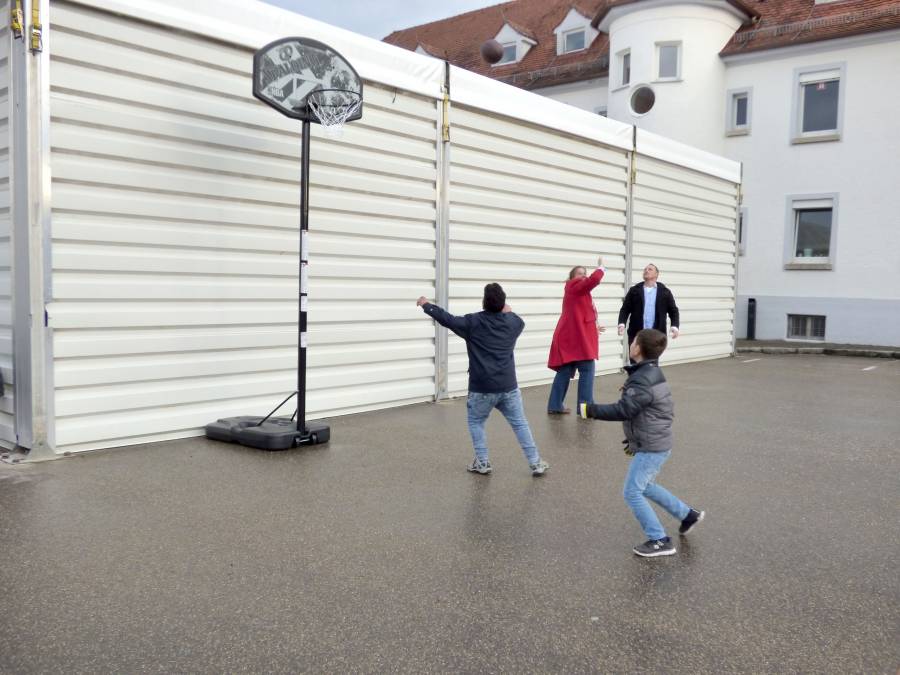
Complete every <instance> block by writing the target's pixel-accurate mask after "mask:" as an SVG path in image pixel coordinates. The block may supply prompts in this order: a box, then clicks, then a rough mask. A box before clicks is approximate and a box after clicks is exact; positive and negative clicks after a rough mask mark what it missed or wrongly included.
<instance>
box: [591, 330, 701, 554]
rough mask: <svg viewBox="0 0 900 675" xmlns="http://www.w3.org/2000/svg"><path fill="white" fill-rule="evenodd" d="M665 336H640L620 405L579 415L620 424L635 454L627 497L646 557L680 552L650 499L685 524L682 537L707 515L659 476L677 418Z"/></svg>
mask: <svg viewBox="0 0 900 675" xmlns="http://www.w3.org/2000/svg"><path fill="white" fill-rule="evenodd" d="M666 342H667V341H666V335H665V333H661V332H660V331H658V330H654V329H652V328H645V329H644V330H641V331H640V332H638V334H637V335H636V336H635V338H634V342H632V343H631V348H630V350H629V353H630V355H631V358H632V360H634V362H635V365H632V366H626V368H625V370H626V371H628V379H627V380H625V384H624V385H623V387H622V392H623V393H622V398H621V399H619V401H618V402H617V403H610V404H606V405H594V404H589V403H582V404H581V405H580V406H579V410H578V414H579V415H580V416H581V417H584V418H588V417H592V418H594V419H599V420H621V421H622V426H623V427H624V428H625V438H626V442H627V443H628V445H626V447H625V453H626V454H628V455H631V456H632V459H631V465H630V466H629V467H628V473H627V475H626V476H625V487H624V490H623V496H624V497H625V503H627V504H628V506H630V507H631V511H632V513H634V517H635V518H637V519H638V522H639V523H640V524H641V528H642V529H643V530H644V534H646V536H647V538H648V539H647V541H646V542H644V543H643V544H641V545H640V546H635V547H634V549H633V550H634V552H635V553H636V554H637V555H639V556H643V557H645V558H655V557H656V556H661V555H672V554H673V553H675V544H673V543H672V540H671V538H670V537H667V536H666V531H665V530H664V529H663V526H662V524H661V523H660V522H659V518H657V516H656V513H655V512H654V511H653V507H651V506H650V504H649V502H648V501H647V500H648V499H650V500H652V501H654V502H656V503H657V504H659V505H660V506H661V507H662V508H663V509H665V510H666V511H668V512H669V513H670V514H671V515H672V516H673V517H675V518H677V519H678V520H680V521H681V527H679V528H678V532H679V533H680V534H683V535H685V534H687V533H688V532H690V531H691V530H692V529H693V528H694V526H695V525H697V523H699V522H700V521H701V520H703V517H704V516H705V515H706V514H705V512H703V511H696V510H694V509H692V508H691V507H689V506H688V505H687V504H685V503H684V502H682V501H681V500H680V499H678V497H676V496H675V495H673V494H672V493H671V492H669V491H668V490H666V489H665V488H664V487H662V486H661V485H657V484H656V483H654V482H653V481H654V478H656V475H657V474H658V473H659V471H660V469H662V466H663V464H665V462H666V460H667V459H668V458H669V455H670V454H672V418H673V417H674V415H675V409H674V404H673V403H672V392H671V391H670V390H669V384H668V383H667V382H666V378H665V376H664V375H663V372H662V370H661V369H660V367H659V363H658V361H657V359H659V357H660V355H661V354H662V353H663V351H665V349H666Z"/></svg>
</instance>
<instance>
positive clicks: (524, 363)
mask: <svg viewBox="0 0 900 675" xmlns="http://www.w3.org/2000/svg"><path fill="white" fill-rule="evenodd" d="M452 92H453V80H451V93H452ZM450 121H451V130H452V133H451V143H452V150H451V153H450V157H451V166H450V311H452V312H453V313H456V314H462V313H466V312H472V311H479V310H480V309H481V298H482V294H483V289H484V284H485V283H487V282H492V281H496V282H498V283H500V284H501V285H502V286H503V288H504V290H505V291H506V293H507V296H508V298H509V303H510V305H511V306H512V307H513V309H514V311H515V312H516V313H518V314H519V315H520V316H522V318H523V319H524V320H525V323H526V330H525V332H524V333H523V335H522V337H521V338H520V339H519V342H518V344H517V349H516V366H517V375H518V380H519V383H520V384H521V385H532V384H542V383H545V382H548V381H549V380H550V379H552V375H553V372H552V371H550V370H548V369H547V356H548V352H549V346H550V341H551V338H552V336H553V329H554V328H555V327H556V322H557V319H558V318H559V312H560V308H561V300H562V289H563V284H564V283H565V280H566V279H567V274H568V271H569V269H570V268H572V267H573V266H575V265H585V266H588V267H591V266H596V262H597V256H598V255H599V254H603V255H604V257H605V264H606V267H607V273H606V276H605V277H604V279H603V282H602V283H601V284H600V286H599V287H598V288H597V290H595V291H594V293H593V295H594V300H595V305H596V307H597V310H598V315H599V317H600V319H601V321H602V320H603V319H604V318H606V319H607V321H606V323H607V325H609V324H610V321H609V317H614V316H615V313H616V312H618V309H619V305H620V304H621V300H622V291H623V284H624V279H625V277H624V269H625V224H626V223H625V216H626V201H627V200H626V197H627V185H628V164H629V153H628V152H626V151H625V150H623V149H621V148H618V147H610V146H607V145H604V144H601V143H599V142H596V141H592V140H589V139H586V138H579V137H576V136H570V135H567V134H562V133H559V132H558V131H556V130H555V129H551V128H547V127H538V126H536V125H533V124H529V123H527V122H522V121H519V120H511V119H509V118H501V117H497V116H496V115H492V114H490V113H486V112H483V111H479V110H475V109H471V108H462V107H459V106H456V107H454V108H453V109H452V111H451V114H450ZM449 353H450V358H449V366H448V370H449V378H448V380H449V381H448V389H449V391H450V393H451V394H460V393H462V392H464V391H465V390H466V387H467V379H468V378H467V367H468V359H467V356H466V348H465V343H464V342H463V341H462V340H461V339H459V338H457V337H456V336H453V337H451V338H450V342H449ZM621 365H622V348H621V342H620V340H619V338H618V337H617V336H616V334H615V330H614V329H613V330H611V331H609V332H607V333H606V335H604V336H603V337H602V338H601V344H600V360H599V362H598V364H597V369H598V371H600V372H603V371H606V372H610V371H615V370H617V369H618V368H620V367H621Z"/></svg>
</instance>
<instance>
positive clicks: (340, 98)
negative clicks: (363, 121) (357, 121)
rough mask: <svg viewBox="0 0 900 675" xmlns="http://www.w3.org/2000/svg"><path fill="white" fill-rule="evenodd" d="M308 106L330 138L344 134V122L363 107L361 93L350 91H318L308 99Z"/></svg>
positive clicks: (308, 96) (310, 94) (311, 93)
mask: <svg viewBox="0 0 900 675" xmlns="http://www.w3.org/2000/svg"><path fill="white" fill-rule="evenodd" d="M306 105H307V107H308V108H309V110H310V112H311V113H312V116H313V117H314V118H315V119H316V120H318V121H319V124H321V125H322V128H323V129H324V130H325V135H326V136H328V137H329V138H340V137H341V136H342V135H343V134H344V122H346V121H347V120H348V119H350V118H351V117H352V116H353V114H354V113H355V112H356V111H357V110H359V107H360V105H362V96H360V94H359V92H356V91H351V90H350V89H317V90H316V91H313V92H310V93H309V95H307V97H306Z"/></svg>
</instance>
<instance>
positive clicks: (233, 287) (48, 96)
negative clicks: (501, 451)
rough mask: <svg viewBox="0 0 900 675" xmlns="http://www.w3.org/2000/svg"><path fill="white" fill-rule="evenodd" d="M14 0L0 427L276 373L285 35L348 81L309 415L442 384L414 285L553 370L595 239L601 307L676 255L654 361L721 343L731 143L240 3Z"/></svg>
mask: <svg viewBox="0 0 900 675" xmlns="http://www.w3.org/2000/svg"><path fill="white" fill-rule="evenodd" d="M34 3H36V4H32V2H29V1H28V0H26V2H25V3H24V13H23V18H24V25H23V26H21V28H20V30H15V31H12V32H11V31H6V32H2V31H0V159H3V160H8V161H0V374H2V375H3V379H4V386H3V390H2V396H0V447H4V448H5V447H9V446H13V445H18V446H20V447H24V448H29V449H30V453H29V458H33V459H38V458H53V457H58V456H60V455H62V454H65V453H75V452H81V451H87V450H94V449H98V448H108V447H117V446H123V445H134V444H140V443H146V442H150V441H158V440H164V439H174V438H183V437H187V436H197V435H201V434H202V433H203V427H204V425H205V424H208V423H210V422H213V421H215V420H216V419H218V418H221V417H233V416H237V415H264V414H266V413H268V412H269V411H271V410H272V408H273V407H274V406H275V405H277V404H278V402H279V401H281V400H283V399H285V397H286V396H287V395H288V394H289V393H290V392H292V391H294V389H295V386H296V382H297V379H296V363H297V347H298V333H297V296H298V248H299V246H298V240H299V233H298V227H299V208H298V201H299V189H298V179H299V176H300V162H299V153H300V140H301V139H300V126H299V123H298V122H297V121H296V120H291V119H288V118H287V117H284V116H282V115H280V114H278V113H277V112H275V111H274V110H272V109H271V108H269V107H268V106H265V105H264V104H262V103H261V102H260V101H258V100H257V99H255V98H254V97H253V95H252V63H253V54H254V52H255V50H256V49H258V48H259V47H261V46H263V45H265V44H267V43H269V42H271V41H272V40H274V39H277V38H283V37H286V36H303V37H306V38H311V39H314V40H319V41H321V42H324V43H326V44H328V45H330V46H331V47H333V48H334V49H336V50H337V51H339V52H340V53H341V54H342V55H343V56H344V57H345V58H346V59H347V60H348V61H349V62H350V63H351V64H353V66H354V68H356V69H357V72H358V73H359V74H360V77H361V78H363V80H364V81H365V87H364V110H363V116H362V119H360V120H356V121H354V122H352V123H350V124H348V125H347V128H346V129H345V130H344V135H343V136H342V137H341V138H329V137H327V136H325V135H324V134H323V133H322V130H321V128H320V127H319V126H318V125H313V127H312V129H313V131H312V143H311V148H310V185H309V196H310V202H309V204H310V218H309V239H308V243H309V248H308V250H309V257H310V264H309V268H308V269H309V275H308V279H309V287H308V288H309V325H308V328H307V338H306V339H308V343H309V366H308V368H307V380H306V381H307V385H308V386H307V389H308V391H307V394H308V395H307V398H306V413H307V419H314V418H320V417H334V416H338V415H342V414H348V413H354V412H360V411H364V410H373V409H380V408H386V407H391V406H401V405H408V404H411V403H419V402H425V401H433V400H435V399H439V398H446V397H449V396H454V395H458V394H460V393H463V392H464V391H465V389H466V380H467V376H466V369H467V358H466V351H465V345H464V343H463V342H462V341H461V340H460V339H459V338H457V337H456V336H454V335H448V333H447V330H446V329H444V328H442V327H438V328H435V326H434V324H433V322H432V321H431V320H430V319H428V318H427V317H426V316H425V315H424V314H423V313H422V311H421V310H420V309H419V308H418V307H416V305H415V299H416V298H417V297H418V296H420V295H425V296H428V297H429V298H434V299H436V300H437V301H438V303H439V304H441V305H444V306H447V307H448V308H449V309H450V311H452V312H454V313H456V314H464V313H467V312H471V311H478V310H479V309H480V301H481V297H482V293H483V288H484V285H485V283H487V282H489V281H499V282H501V283H502V284H503V285H504V288H505V289H506V290H507V292H508V293H509V294H510V303H511V304H512V305H513V306H514V307H515V311H516V312H517V313H518V314H520V315H521V316H522V317H523V318H524V319H525V321H526V324H527V329H526V333H525V334H523V336H522V338H521V339H520V340H519V342H518V344H517V349H516V365H517V374H518V379H519V383H520V385H521V386H523V387H524V386H531V385H538V384H546V383H548V382H549V381H550V380H551V379H552V375H553V371H551V370H549V369H548V368H547V354H548V349H549V345H550V342H551V336H552V334H553V329H554V327H555V324H556V321H557V319H558V316H559V306H560V305H559V303H560V298H561V295H562V290H563V284H564V280H565V275H566V272H567V271H568V269H569V268H570V267H571V266H572V265H573V264H587V263H589V262H591V261H593V260H596V256H597V255H598V254H603V255H604V257H605V261H606V263H605V265H606V268H607V274H606V277H605V278H604V280H603V283H602V284H601V285H600V286H599V287H598V289H597V290H596V291H595V293H594V298H595V300H596V303H597V307H598V311H599V312H600V313H601V315H602V316H610V315H612V314H614V313H615V312H616V311H617V309H618V307H619V303H620V301H621V297H622V295H623V293H624V292H625V288H626V286H627V285H628V284H630V283H634V281H635V276H634V275H635V274H639V270H640V265H635V264H634V263H633V261H634V260H640V259H643V258H645V257H647V256H648V255H653V256H655V255H657V254H659V253H661V252H663V251H671V250H680V251H685V252H686V253H688V254H689V255H688V256H685V257H684V258H683V259H682V260H680V261H679V264H677V265H676V264H675V263H674V262H673V263H672V264H671V265H668V266H667V267H666V269H667V274H668V276H667V277H666V279H667V280H668V281H671V282H672V283H673V284H675V285H678V286H679V287H680V288H681V289H683V291H682V293H681V295H680V297H679V304H680V305H681V307H682V310H683V313H684V314H685V315H686V316H685V318H684V319H683V322H682V327H683V329H684V335H683V337H680V338H679V339H678V340H677V343H676V344H673V345H672V346H671V347H670V349H668V350H667V352H666V355H665V358H666V359H667V360H668V362H669V363H677V362H686V361H697V360H703V359H710V358H722V357H727V356H730V355H731V354H732V353H733V349H734V332H733V326H734V303H735V268H736V258H737V250H736V224H737V217H738V213H739V204H738V197H739V187H740V164H739V163H738V162H735V161H733V160H728V159H725V158H722V157H720V156H717V155H714V154H711V153H707V152H703V151H701V150H698V149H697V148H694V147H691V146H688V145H686V144H684V143H680V142H677V141H672V140H671V139H667V138H665V137H662V136H660V135H658V134H654V133H652V132H650V131H647V130H643V129H636V128H635V127H634V126H632V125H630V124H627V123H623V122H619V121H616V120H611V119H605V118H602V117H599V116H597V115H595V114H592V113H589V112H586V111H584V110H580V109H578V108H575V107H572V106H568V105H563V104H562V103H559V102H558V101H553V100H550V99H548V98H546V97H542V96H538V95H534V94H531V93H528V92H525V91H522V90H521V89H518V88H515V87H511V86H508V85H506V84H503V83H500V82H497V81H494V80H492V79H488V78H484V77H481V76H478V75H475V74H473V73H471V72H469V71H468V70H465V69H462V68H458V67H450V68H447V67H446V64H445V63H444V62H442V61H439V60H436V59H434V58H432V57H431V56H422V55H420V54H415V53H412V50H411V51H405V50H403V49H399V48H396V47H392V46H390V45H386V44H384V43H382V42H380V41H378V40H373V39H370V38H366V37H363V36H361V35H357V34H354V33H351V32H349V31H344V30H341V29H338V28H335V27H333V26H328V25H326V24H323V23H320V22H317V21H313V20H311V19H308V18H306V17H303V16H300V15H298V14H295V13H292V12H288V11H286V10H283V9H279V8H277V7H274V6H271V5H268V4H265V3H261V2H250V3H248V2H247V1H246V0H193V1H192V2H191V3H184V2H183V1H182V0H109V1H108V2H106V3H103V5H102V6H100V5H97V3H95V2H93V0H50V1H49V2H47V1H46V0H34ZM32 9H36V10H37V11H36V12H33V11H32ZM9 10H10V3H9V2H8V1H7V0H0V11H6V12H7V16H8V15H9V14H8V12H9ZM35 17H37V19H39V21H38V20H36V18H35ZM563 18H565V17H563ZM581 20H584V19H583V18H582V19H581ZM38 23H40V25H41V32H40V33H39V34H38V31H37V24H38ZM571 30H572V29H571V28H568V27H566V29H565V30H564V31H563V32H562V33H561V34H560V36H559V40H560V41H561V42H562V43H563V44H566V45H568V46H570V47H571V46H578V39H577V38H574V39H571V40H570V39H569V38H568V37H567V36H568V35H569V34H570V31H571ZM524 37H525V38H527V37H528V36H527V35H526V36H524ZM37 38H40V39H37ZM528 39H530V38H528ZM532 42H534V43H535V44H533V45H530V46H529V50H528V53H532V50H537V51H536V52H534V53H538V52H539V51H540V50H541V49H542V47H541V45H540V44H538V41H537V40H532ZM523 44H526V45H527V44H528V43H527V42H524V41H523ZM423 49H425V50H426V51H428V52H429V53H433V52H431V50H429V49H428V48H427V47H426V46H424V45H423ZM522 49H523V51H524V47H523V48H522ZM515 52H516V54H515V56H516V57H518V55H519V49H518V45H517V46H516V49H515ZM526 58H527V54H526ZM573 158H575V159H576V161H575V162H573ZM635 176H638V177H639V178H638V180H637V181H635V180H634V177H635ZM671 193H678V195H679V198H678V199H677V200H673V199H670V198H669V195H670V194H671ZM671 220H678V221H679V222H681V223H682V224H683V225H684V227H682V229H681V230H680V231H678V232H670V231H668V230H667V227H666V224H667V223H668V222H670V221H671ZM302 343H303V339H302V338H301V344H302ZM623 346H624V345H623V344H622V340H621V338H619V337H618V336H617V335H616V332H615V331H607V332H606V334H604V335H603V336H602V338H601V347H600V349H601V358H600V359H599V360H598V372H615V371H616V370H618V368H619V367H620V366H621V364H622V360H623V356H624V353H623ZM283 412H284V413H285V414H287V415H290V412H291V410H290V409H289V408H287V407H286V408H285V409H283ZM338 433H339V432H338Z"/></svg>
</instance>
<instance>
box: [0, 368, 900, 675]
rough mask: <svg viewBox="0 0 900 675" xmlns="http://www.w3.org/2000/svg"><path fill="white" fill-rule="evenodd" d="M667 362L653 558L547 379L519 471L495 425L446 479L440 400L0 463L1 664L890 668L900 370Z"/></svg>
mask: <svg viewBox="0 0 900 675" xmlns="http://www.w3.org/2000/svg"><path fill="white" fill-rule="evenodd" d="M872 365H874V366H876V368H874V369H870V370H864V369H865V368H868V367H869V366H872ZM666 372H667V375H668V377H669V380H670V382H671V384H672V388H673V392H674V398H675V406H676V425H675V437H676V447H675V450H674V452H673V455H672V459H671V460H670V461H669V463H668V464H667V465H666V467H665V468H664V470H663V473H662V476H661V480H660V482H661V483H662V484H664V485H666V486H667V487H669V488H670V489H671V490H672V491H673V492H675V493H676V494H678V495H679V496H681V497H682V498H683V499H684V500H685V501H687V502H689V503H690V504H692V505H695V506H697V507H698V508H703V509H705V510H707V512H708V516H707V519H706V520H705V521H704V522H703V523H702V524H701V525H700V526H698V528H697V529H696V530H695V531H694V532H693V533H692V534H691V535H690V537H689V538H687V539H683V540H680V541H679V542H678V554H677V555H675V556H672V557H668V558H658V559H654V560H646V559H640V558H637V557H635V556H634V555H632V553H631V547H632V546H633V545H634V544H637V543H640V542H641V541H642V536H641V533H640V531H639V529H638V527H637V524H636V522H635V521H634V519H633V518H632V516H631V515H630V513H629V511H628V510H627V508H626V506H625V504H624V502H623V500H622V497H621V483H622V479H623V476H624V473H625V469H626V467H627V459H626V457H625V456H624V455H623V453H622V451H621V450H620V449H619V448H620V440H621V438H622V434H621V428H620V426H619V425H618V424H613V423H601V422H592V421H581V420H577V419H574V418H572V417H571V416H565V417H548V416H547V415H546V414H545V413H544V409H545V404H546V396H547V393H548V388H547V387H539V388H532V389H527V390H525V400H526V408H527V412H528V416H529V419H530V420H531V423H532V427H533V429H534V433H535V437H536V439H537V442H538V444H539V446H540V448H541V450H542V454H543V455H544V458H545V459H546V460H548V461H549V462H550V464H551V467H552V468H551V469H550V471H549V472H548V474H547V475H546V476H544V477H543V478H537V479H536V478H532V477H531V475H530V474H529V472H528V470H527V466H526V462H525V460H524V458H523V457H522V454H521V452H520V451H519V449H518V447H517V446H516V444H515V438H514V436H513V434H512V432H511V431H510V430H509V429H508V428H507V427H506V425H505V422H504V421H503V420H502V418H501V417H500V416H499V414H497V413H495V416H494V417H492V419H491V422H490V423H489V427H488V428H489V438H490V441H491V450H492V453H491V459H492V462H493V464H494V474H493V475H491V476H487V477H483V476H475V475H471V474H468V473H466V472H465V470H464V466H465V464H466V462H467V461H468V460H469V459H470V455H471V451H470V449H469V448H470V446H469V439H468V433H467V430H466V425H465V403H464V401H463V400H455V401H452V402H449V403H441V404H423V405H418V406H410V407H405V408H398V409H394V410H389V411H382V412H376V413H369V414H362V415H355V416H349V417H343V418H337V419H335V420H333V422H332V424H333V426H332V441H331V443H330V444H329V445H327V446H318V447H314V448H307V449H300V450H296V451H288V452H281V453H265V452H262V451H255V450H251V449H246V448H241V447H238V446H229V445H225V444H219V443H214V442H210V441H206V440H204V439H193V440H187V441H174V442H167V443H158V444H154V445H147V446H139V447H135V448H129V449H121V450H116V451H106V452H98V453H92V454H89V455H84V456H78V457H72V458H69V459H64V460H60V461H56V462H49V463H42V464H32V465H16V466H10V465H3V464H0V564H2V570H3V575H2V578H0V672H2V673H57V672H59V673H62V672H65V673H157V672H160V673H163V672H164V673H174V672H191V673H222V672H228V673H242V672H254V673H282V672H284V673H289V672H291V673H292V672H317V673H321V672H329V673H351V672H386V671H390V672H415V673H426V672H454V673H456V672H473V673H474V672H479V673H480V672H566V673H580V672H585V673H586V672H616V673H624V672H660V673H727V672H746V673H783V672H804V673H810V672H816V673H890V674H892V675H893V674H894V673H896V672H897V669H898V666H900V639H898V638H900V575H898V572H897V569H898V568H897V559H898V553H900V545H898V537H897V534H898V532H897V523H898V515H900V513H898V511H900V509H898V506H900V480H898V476H900V414H898V411H900V405H898V403H900V362H898V361H891V360H885V359H859V358H844V357H830V356H805V355H792V356H767V355H764V354H759V355H741V356H740V357H738V358H736V359H724V360H719V361H712V362H705V363H695V364H689V365H681V366H672V367H669V368H667V369H666ZM621 381H622V377H621V376H619V375H611V376H605V377H603V378H601V379H600V381H599V382H598V384H597V387H596V391H597V398H598V400H599V401H606V400H610V399H612V398H614V397H615V395H616V391H615V390H616V389H617V388H618V386H619V384H620V383H621ZM569 395H570V398H571V397H572V396H573V395H574V387H573V388H572V391H570V394H569ZM663 523H664V525H666V527H667V528H669V529H670V533H671V534H673V535H674V534H675V532H676V530H677V524H676V523H673V522H672V521H671V519H669V518H668V516H663ZM676 536H677V535H676Z"/></svg>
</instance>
